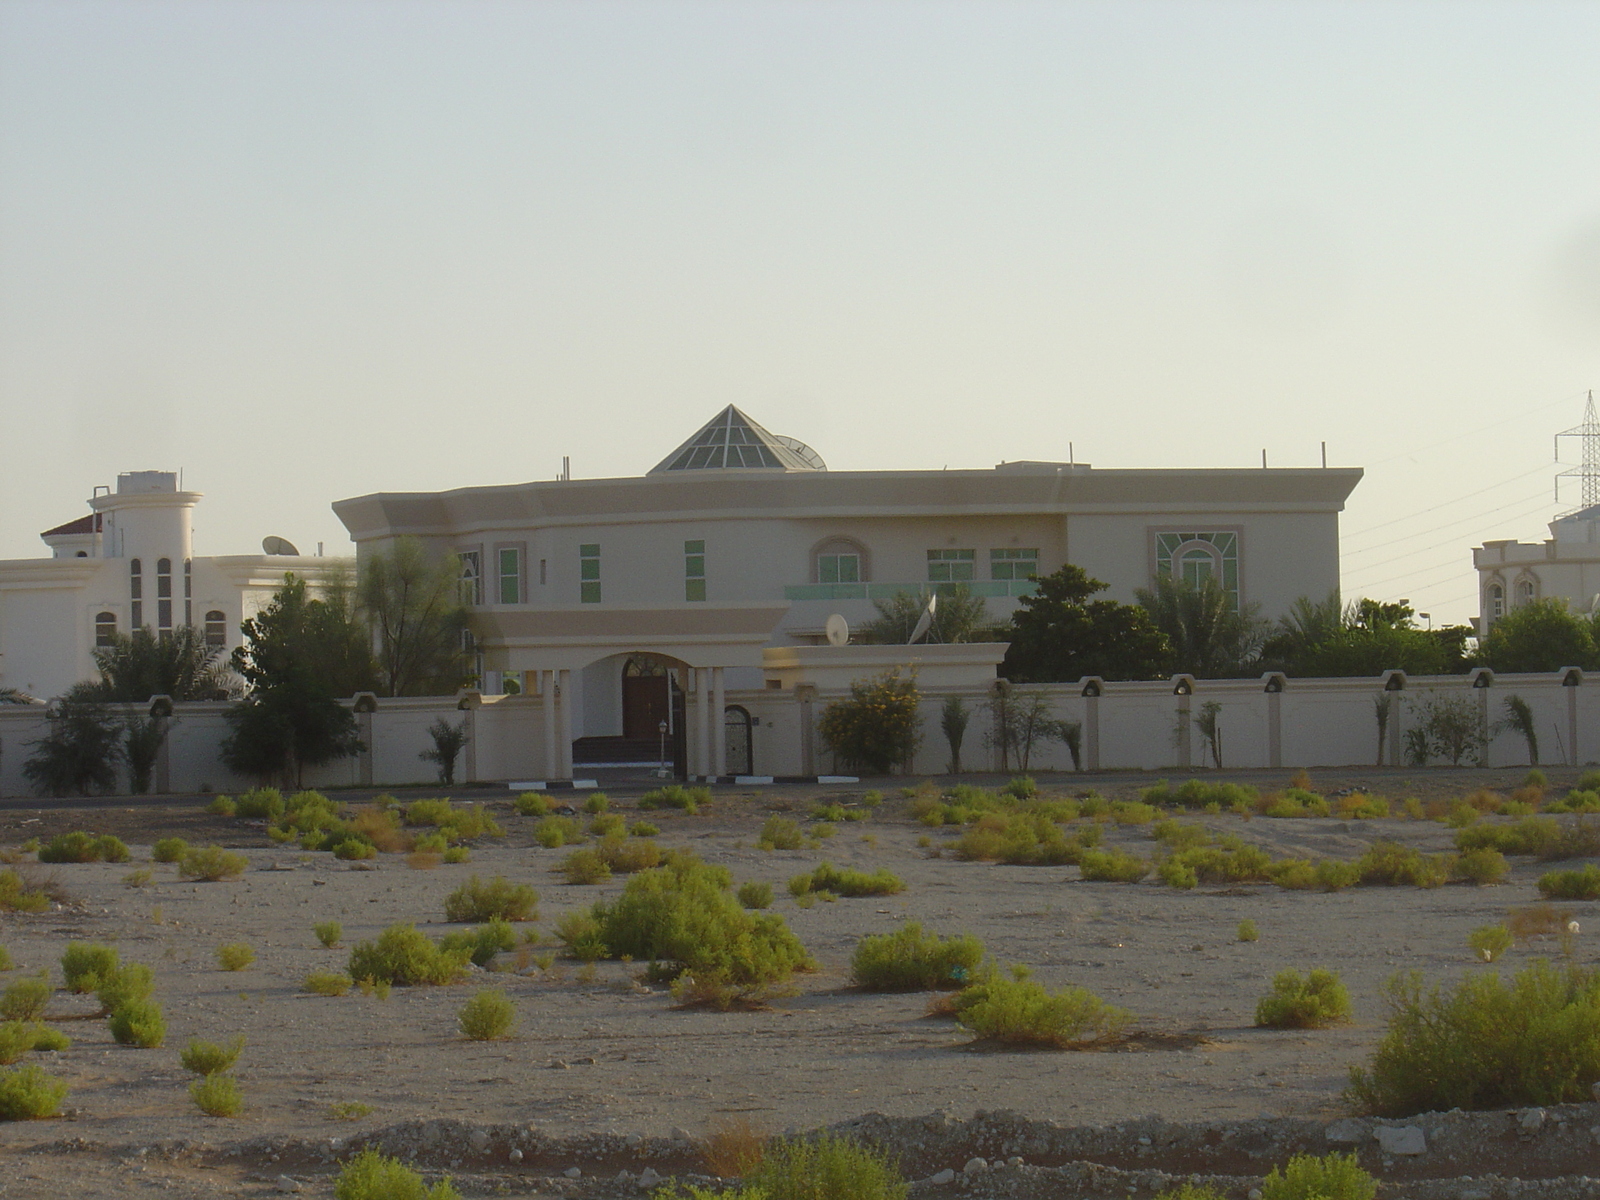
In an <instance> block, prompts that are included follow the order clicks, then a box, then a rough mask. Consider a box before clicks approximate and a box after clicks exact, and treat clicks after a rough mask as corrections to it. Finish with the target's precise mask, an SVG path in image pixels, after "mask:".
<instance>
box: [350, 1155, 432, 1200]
mask: <svg viewBox="0 0 1600 1200" xmlns="http://www.w3.org/2000/svg"><path fill="white" fill-rule="evenodd" d="M333 1197H334V1200H461V1193H460V1192H458V1191H456V1189H455V1188H453V1187H451V1186H450V1181H449V1180H444V1181H442V1182H440V1183H437V1184H435V1185H434V1186H433V1187H431V1188H430V1187H428V1185H427V1184H425V1183H423V1181H422V1176H421V1175H418V1174H417V1173H416V1172H415V1171H413V1170H412V1169H411V1168H410V1167H408V1166H406V1165H405V1164H404V1163H402V1162H401V1161H400V1160H399V1159H398V1158H385V1157H384V1156H383V1155H381V1154H379V1153H378V1152H377V1151H376V1150H363V1151H362V1152H361V1153H360V1154H358V1155H356V1156H355V1157H354V1158H352V1159H351V1160H350V1161H349V1162H347V1163H345V1165H344V1168H343V1169H342V1170H341V1171H340V1172H339V1178H338V1179H336V1180H334V1184H333Z"/></svg>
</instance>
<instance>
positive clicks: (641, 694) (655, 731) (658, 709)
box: [622, 674, 668, 744]
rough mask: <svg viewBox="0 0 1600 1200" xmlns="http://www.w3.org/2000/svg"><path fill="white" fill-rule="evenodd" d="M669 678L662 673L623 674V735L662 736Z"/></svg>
mask: <svg viewBox="0 0 1600 1200" xmlns="http://www.w3.org/2000/svg"><path fill="white" fill-rule="evenodd" d="M667 687H668V680H667V676H666V675H665V674H662V675H624V676H623V677H622V736H623V737H625V738H643V739H646V740H648V741H650V742H651V743H652V744H654V743H656V742H658V741H660V739H661V722H663V721H665V720H666V719H667V703H668V696H667Z"/></svg>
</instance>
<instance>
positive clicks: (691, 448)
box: [650, 404, 827, 475]
mask: <svg viewBox="0 0 1600 1200" xmlns="http://www.w3.org/2000/svg"><path fill="white" fill-rule="evenodd" d="M730 468H732V469H739V468H743V469H750V468H755V469H766V470H778V471H785V470H787V471H825V470H827V466H826V464H824V463H823V461H822V459H821V458H820V457H819V456H818V455H817V452H816V451H815V450H813V449H811V447H809V446H807V445H806V444H805V443H804V442H798V441H796V440H795V439H793V438H786V437H777V436H775V435H773V434H770V433H768V432H767V431H766V430H765V429H763V428H761V426H759V425H757V424H756V423H755V422H754V421H752V420H751V419H750V418H749V417H747V416H745V415H744V413H742V412H740V411H739V410H738V409H737V408H735V407H734V406H733V405H731V404H730V405H728V407H727V408H725V409H723V410H722V411H721V412H720V413H718V414H717V415H716V416H715V417H714V418H712V420H711V421H710V422H708V423H707V424H706V425H705V427H704V428H702V429H701V430H700V432H699V433H697V434H695V435H694V436H693V437H692V438H690V439H689V440H688V441H687V442H685V443H684V444H683V445H681V446H679V447H678V448H677V449H676V450H674V451H673V452H672V453H671V454H669V455H668V456H667V457H666V458H664V459H662V460H661V462H660V463H659V464H657V466H656V468H655V470H654V471H651V472H650V473H651V474H652V475H654V474H656V473H658V472H661V471H716V470H727V469H730Z"/></svg>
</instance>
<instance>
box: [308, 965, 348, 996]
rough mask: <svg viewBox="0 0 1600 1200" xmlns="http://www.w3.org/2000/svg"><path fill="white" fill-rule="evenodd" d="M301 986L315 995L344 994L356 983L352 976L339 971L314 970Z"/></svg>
mask: <svg viewBox="0 0 1600 1200" xmlns="http://www.w3.org/2000/svg"><path fill="white" fill-rule="evenodd" d="M300 986H301V987H303V988H305V990H306V991H308V992H310V993H311V994H312V995H313V996H343V995H346V994H348V993H349V991H350V989H351V988H352V987H354V986H355V984H354V983H353V981H352V980H351V978H350V976H348V975H345V974H343V973H341V972H339V971H313V972H311V974H309V975H307V976H306V977H305V981H304V982H303V983H302V984H301V985H300Z"/></svg>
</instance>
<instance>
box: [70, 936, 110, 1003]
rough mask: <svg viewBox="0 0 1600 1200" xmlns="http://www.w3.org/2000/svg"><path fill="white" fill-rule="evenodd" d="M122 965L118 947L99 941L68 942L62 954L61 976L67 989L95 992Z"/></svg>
mask: <svg viewBox="0 0 1600 1200" xmlns="http://www.w3.org/2000/svg"><path fill="white" fill-rule="evenodd" d="M120 965H121V961H120V957H119V956H118V954H117V951H116V948H115V947H112V946H103V945H100V944H99V943H97V942H68V943H67V948H66V950H64V951H63V952H62V954H61V978H62V981H63V984H62V986H64V987H65V988H66V989H67V991H69V992H74V993H77V994H80V995H81V994H83V993H85V992H95V991H99V990H100V985H101V984H102V983H104V982H105V981H106V980H108V979H110V978H111V976H112V975H114V974H116V972H117V968H118V967H119V966H120Z"/></svg>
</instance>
